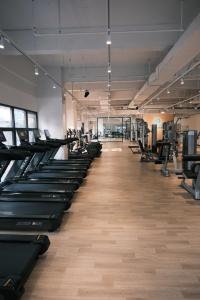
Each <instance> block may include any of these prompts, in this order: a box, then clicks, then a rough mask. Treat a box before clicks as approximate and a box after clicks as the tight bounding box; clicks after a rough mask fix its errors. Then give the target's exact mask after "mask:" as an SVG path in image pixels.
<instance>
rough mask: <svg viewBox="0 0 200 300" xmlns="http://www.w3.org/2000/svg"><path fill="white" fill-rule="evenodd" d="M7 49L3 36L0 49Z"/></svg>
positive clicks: (0, 38) (0, 39)
mask: <svg viewBox="0 0 200 300" xmlns="http://www.w3.org/2000/svg"><path fill="white" fill-rule="evenodd" d="M4 48H5V45H4V38H3V36H2V35H1V36H0V49H4Z"/></svg>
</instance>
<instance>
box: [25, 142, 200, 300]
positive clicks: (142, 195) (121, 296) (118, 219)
mask: <svg viewBox="0 0 200 300" xmlns="http://www.w3.org/2000/svg"><path fill="white" fill-rule="evenodd" d="M104 150H105V152H104V153H103V154H102V157H101V158H99V159H96V161H95V162H94V163H93V166H92V168H91V170H90V171H89V175H88V177H87V179H86V182H85V184H84V186H82V187H81V188H80V189H79V191H78V192H77V194H76V197H75V200H74V204H73V206H72V208H71V210H70V212H69V213H67V214H66V217H65V218H64V222H63V224H62V226H61V228H60V230H59V231H57V232H56V233H54V234H49V236H50V239H51V247H50V248H49V251H48V253H47V254H46V255H45V256H43V257H42V258H41V259H39V261H38V264H37V265H36V268H35V269H34V271H33V273H32V274H31V276H30V279H29V280H28V282H27V284H26V293H25V294H24V296H23V300H25V299H26V300H47V299H48V300H53V299H54V300H90V299H91V300H182V299H200V206H199V204H198V202H195V201H194V200H192V198H191V197H190V196H189V195H188V194H187V192H186V191H184V190H182V189H181V188H180V187H179V186H178V184H179V181H178V180H177V179H176V178H175V176H171V177H170V178H164V177H162V176H161V175H160V173H159V168H160V166H156V165H154V164H151V163H140V162H139V155H137V154H136V155H133V154H132V153H131V151H130V149H128V147H127V144H126V143H124V145H123V144H122V143H105V144H104Z"/></svg>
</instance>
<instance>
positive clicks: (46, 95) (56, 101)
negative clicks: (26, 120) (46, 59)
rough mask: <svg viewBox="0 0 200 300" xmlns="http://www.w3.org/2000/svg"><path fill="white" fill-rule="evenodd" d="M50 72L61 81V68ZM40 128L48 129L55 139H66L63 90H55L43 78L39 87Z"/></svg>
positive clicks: (51, 69)
mask: <svg viewBox="0 0 200 300" xmlns="http://www.w3.org/2000/svg"><path fill="white" fill-rule="evenodd" d="M48 72H49V73H50V74H52V76H54V77H55V78H57V80H58V81H61V71H60V68H50V69H48ZM37 98H38V117H39V128H40V129H41V130H42V131H43V130H44V129H48V130H49V132H50V134H51V136H52V137H54V138H63V137H64V127H63V103H62V90H61V89H60V88H59V87H57V88H56V89H53V83H52V82H51V81H50V80H49V79H48V78H47V77H46V76H41V78H40V81H39V82H38V86H37Z"/></svg>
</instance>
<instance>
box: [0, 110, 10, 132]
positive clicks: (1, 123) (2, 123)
mask: <svg viewBox="0 0 200 300" xmlns="http://www.w3.org/2000/svg"><path fill="white" fill-rule="evenodd" d="M0 127H12V111H11V108H10V107H7V106H3V105H0Z"/></svg>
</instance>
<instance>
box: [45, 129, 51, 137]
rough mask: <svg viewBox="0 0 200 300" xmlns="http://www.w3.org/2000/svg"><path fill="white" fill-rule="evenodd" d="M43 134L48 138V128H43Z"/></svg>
mask: <svg viewBox="0 0 200 300" xmlns="http://www.w3.org/2000/svg"><path fill="white" fill-rule="evenodd" d="M44 134H45V137H46V138H50V133H49V130H48V129H45V130H44Z"/></svg>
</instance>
